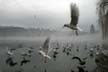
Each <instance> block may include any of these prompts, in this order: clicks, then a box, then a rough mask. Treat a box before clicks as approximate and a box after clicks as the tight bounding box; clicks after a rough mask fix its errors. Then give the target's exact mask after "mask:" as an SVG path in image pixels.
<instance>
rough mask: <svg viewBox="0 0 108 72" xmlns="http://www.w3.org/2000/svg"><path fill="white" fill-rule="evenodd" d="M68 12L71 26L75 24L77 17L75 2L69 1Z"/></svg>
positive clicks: (77, 10) (77, 11)
mask: <svg viewBox="0 0 108 72" xmlns="http://www.w3.org/2000/svg"><path fill="white" fill-rule="evenodd" d="M70 12H71V22H70V24H71V25H73V26H77V24H78V19H79V9H78V7H77V5H76V4H74V3H71V5H70Z"/></svg>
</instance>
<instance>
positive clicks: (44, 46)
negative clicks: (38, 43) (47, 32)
mask: <svg viewBox="0 0 108 72" xmlns="http://www.w3.org/2000/svg"><path fill="white" fill-rule="evenodd" d="M49 40H50V38H49V37H48V38H47V39H46V40H45V42H44V44H43V47H42V48H43V51H44V52H45V53H48V48H49Z"/></svg>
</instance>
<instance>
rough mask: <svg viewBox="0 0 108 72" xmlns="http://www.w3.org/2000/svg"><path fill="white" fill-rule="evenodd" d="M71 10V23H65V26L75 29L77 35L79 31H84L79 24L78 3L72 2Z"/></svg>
mask: <svg viewBox="0 0 108 72" xmlns="http://www.w3.org/2000/svg"><path fill="white" fill-rule="evenodd" d="M70 12H71V21H70V23H69V24H64V26H63V27H67V28H70V29H72V30H75V33H76V35H78V31H82V29H80V28H79V27H78V26H77V24H78V20H79V9H78V7H77V5H76V4H74V3H71V5H70Z"/></svg>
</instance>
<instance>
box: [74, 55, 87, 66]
mask: <svg viewBox="0 0 108 72" xmlns="http://www.w3.org/2000/svg"><path fill="white" fill-rule="evenodd" d="M72 59H77V60H78V61H79V62H80V63H79V64H80V65H85V64H86V61H82V60H81V59H80V58H79V57H77V56H75V57H72Z"/></svg>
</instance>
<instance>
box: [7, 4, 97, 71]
mask: <svg viewBox="0 0 108 72" xmlns="http://www.w3.org/2000/svg"><path fill="white" fill-rule="evenodd" d="M70 11H71V21H70V23H69V24H64V26H63V27H67V28H70V29H72V30H74V31H75V33H76V35H78V31H82V29H80V28H79V27H78V26H77V24H78V20H79V9H78V7H77V5H76V4H73V3H72V4H71V5H70ZM49 43H50V37H48V38H47V39H46V40H45V42H44V44H43V45H42V46H41V47H40V48H39V50H38V53H39V54H40V55H41V56H42V57H43V58H44V63H47V60H48V59H52V57H53V59H54V61H56V57H57V55H58V54H59V53H58V49H59V46H60V45H59V43H56V47H55V48H50V45H49ZM67 47H68V45H67V46H64V47H63V53H66V55H71V54H70V52H71V50H72V46H71V47H69V48H67ZM33 49H34V48H32V47H31V48H30V49H29V50H28V52H27V53H25V52H23V53H22V54H21V56H22V60H21V62H20V66H23V65H24V64H26V63H30V62H31V61H30V60H29V59H26V57H31V53H32V52H33ZM86 49H87V45H85V50H86ZM6 50H7V55H8V58H7V59H6V64H8V65H9V66H11V67H13V66H16V65H18V63H17V62H15V61H14V60H13V55H14V53H13V51H14V50H15V49H9V48H8V47H7V48H6ZM52 50H53V56H52V57H51V56H49V53H50V52H51V51H52ZM76 51H77V52H79V47H77V48H76ZM97 54H98V53H97ZM90 56H91V57H93V56H94V49H93V48H91V49H90ZM87 59H88V57H85V58H82V59H81V58H80V57H78V56H73V57H72V60H78V61H79V63H78V64H79V66H77V68H78V70H79V71H78V72H88V71H87V70H85V69H84V68H85V64H86V60H87ZM44 72H47V70H46V69H45V70H44ZM71 72H75V71H74V70H72V69H71Z"/></svg>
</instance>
